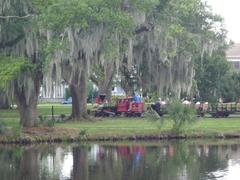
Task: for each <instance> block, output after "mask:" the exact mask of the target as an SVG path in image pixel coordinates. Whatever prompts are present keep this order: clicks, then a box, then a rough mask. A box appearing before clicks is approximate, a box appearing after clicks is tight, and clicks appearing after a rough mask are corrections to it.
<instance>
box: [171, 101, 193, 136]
mask: <svg viewBox="0 0 240 180" xmlns="http://www.w3.org/2000/svg"><path fill="white" fill-rule="evenodd" d="M168 114H169V116H170V118H171V119H172V120H173V127H172V130H173V131H174V132H175V133H179V132H180V131H181V130H183V128H184V126H186V125H188V124H190V123H193V122H194V121H195V120H196V117H195V110H194V109H193V108H192V107H191V106H190V105H183V104H182V103H181V102H180V101H173V102H172V103H171V104H170V105H169V107H168Z"/></svg>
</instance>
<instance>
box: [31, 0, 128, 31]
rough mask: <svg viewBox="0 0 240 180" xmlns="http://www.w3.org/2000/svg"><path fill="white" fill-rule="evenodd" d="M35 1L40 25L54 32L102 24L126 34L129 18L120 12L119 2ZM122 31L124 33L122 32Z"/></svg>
mask: <svg viewBox="0 0 240 180" xmlns="http://www.w3.org/2000/svg"><path fill="white" fill-rule="evenodd" d="M46 2H48V4H47V5H46V4H45V3H43V0H35V5H36V7H37V8H38V10H39V11H40V16H39V20H40V24H41V25H42V26H43V27H44V28H48V29H53V30H55V31H56V32H59V31H60V32H61V31H64V30H65V29H66V28H69V27H73V28H78V29H83V30H87V29H88V28H89V27H90V26H92V25H95V26H97V25H99V24H104V25H106V27H108V28H109V30H110V31H112V32H118V31H119V32H126V29H129V27H130V26H131V24H132V23H131V17H130V16H129V15H128V14H127V13H125V12H123V11H122V10H121V2H122V1H120V0H112V1H109V0H96V1H92V0H81V1H79V0H52V1H47V0H46ZM123 30H124V31H123Z"/></svg>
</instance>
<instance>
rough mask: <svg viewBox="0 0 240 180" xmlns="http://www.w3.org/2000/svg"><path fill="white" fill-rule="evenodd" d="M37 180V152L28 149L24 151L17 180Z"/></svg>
mask: <svg viewBox="0 0 240 180" xmlns="http://www.w3.org/2000/svg"><path fill="white" fill-rule="evenodd" d="M22 179H24V180H33V179H35V180H38V179H40V177H39V165H38V151H37V150H36V149H34V148H30V149H27V150H25V151H24V153H23V155H22V159H21V163H20V175H19V180H22Z"/></svg>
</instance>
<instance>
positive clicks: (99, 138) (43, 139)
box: [0, 128, 240, 145]
mask: <svg viewBox="0 0 240 180" xmlns="http://www.w3.org/2000/svg"><path fill="white" fill-rule="evenodd" d="M61 130H62V129H60V128H56V129H55V128H54V129H50V128H48V131H49V132H52V131H61ZM68 130H69V129H68ZM74 131H76V130H73V129H72V134H71V135H67V134H66V133H65V132H63V133H62V134H61V133H60V134H58V135H57V136H58V137H57V136H56V134H51V135H50V134H45V135H40V134H37V133H35V134H33V133H28V132H27V133H26V132H25V133H23V134H22V135H21V137H14V136H2V135H1V136H0V144H2V145H5V144H6V145H9V144H12V145H14V144H15V145H30V144H53V143H78V142H114V143H115V142H123V141H130V142H131V141H132V142H133V141H143V142H144V141H145V142H151V141H161V140H164V141H171V140H214V139H216V140H231V139H239V140H240V133H239V134H235V133H225V134H217V133H214V134H210V133H208V134H207V133H206V134H201V133H199V134H197V133H195V134H179V135H176V134H170V133H160V134H148V135H134V134H133V135H127V136H124V135H111V136H109V135H90V136H88V135H83V136H79V135H77V134H76V132H74Z"/></svg>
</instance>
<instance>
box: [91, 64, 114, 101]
mask: <svg viewBox="0 0 240 180" xmlns="http://www.w3.org/2000/svg"><path fill="white" fill-rule="evenodd" d="M105 66H106V67H101V68H100V69H102V73H103V75H104V76H103V77H100V78H96V77H92V78H91V79H92V81H93V82H94V83H95V84H96V85H97V86H98V88H99V93H98V94H106V100H108V101H109V100H110V99H111V96H112V81H113V77H114V74H115V70H116V68H115V62H114V61H113V62H110V63H107V64H106V65H105Z"/></svg>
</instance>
